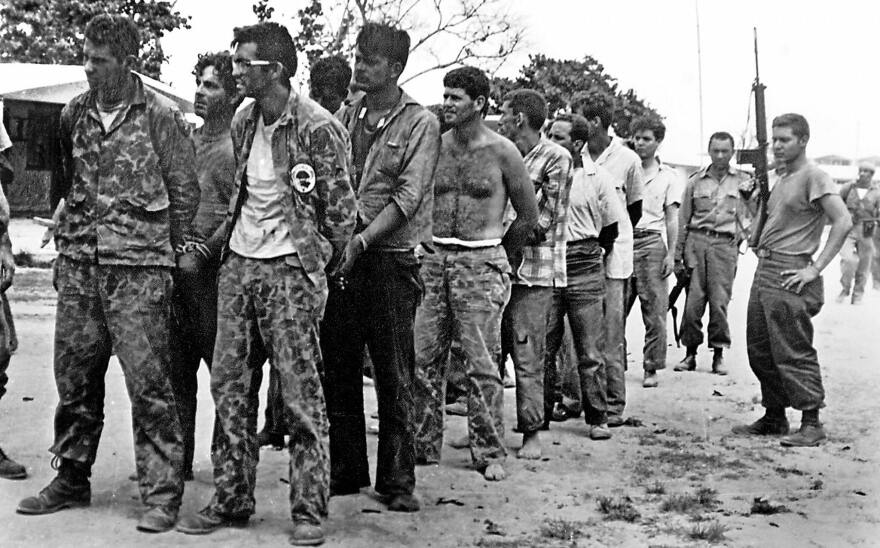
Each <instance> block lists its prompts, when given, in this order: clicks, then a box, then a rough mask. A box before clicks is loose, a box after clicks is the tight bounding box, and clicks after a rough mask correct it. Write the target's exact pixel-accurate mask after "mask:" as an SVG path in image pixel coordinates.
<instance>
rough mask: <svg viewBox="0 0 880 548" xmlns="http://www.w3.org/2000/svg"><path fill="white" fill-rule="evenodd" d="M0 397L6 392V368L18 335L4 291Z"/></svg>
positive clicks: (0, 328)
mask: <svg viewBox="0 0 880 548" xmlns="http://www.w3.org/2000/svg"><path fill="white" fill-rule="evenodd" d="M0 309H2V310H0V399H2V398H3V394H5V393H6V383H7V382H9V377H7V376H6V370H7V369H8V368H9V359H10V358H11V357H12V353H13V352H15V349H16V348H18V337H16V335H15V323H13V321H12V310H11V309H10V308H9V299H7V298H6V293H0Z"/></svg>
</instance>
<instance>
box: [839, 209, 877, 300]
mask: <svg viewBox="0 0 880 548" xmlns="http://www.w3.org/2000/svg"><path fill="white" fill-rule="evenodd" d="M861 230H862V227H861V226H859V225H856V227H855V228H853V229H852V231H850V233H849V236H847V237H846V240H844V242H843V247H841V248H840V285H841V287H842V290H843V292H844V293H846V294H849V293H850V291H852V294H853V296H857V295H863V294H864V293H865V284H866V283H867V281H868V272H869V271H870V269H871V263H872V261H873V259H874V253H875V251H876V250H875V249H874V239H873V236H868V237H867V238H866V237H865V236H864V235H862V234H861V233H860V232H861Z"/></svg>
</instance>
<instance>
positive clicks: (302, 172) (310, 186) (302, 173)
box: [290, 164, 316, 194]
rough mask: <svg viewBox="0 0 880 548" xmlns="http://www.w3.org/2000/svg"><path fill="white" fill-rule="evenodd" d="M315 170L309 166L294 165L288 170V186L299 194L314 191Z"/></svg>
mask: <svg viewBox="0 0 880 548" xmlns="http://www.w3.org/2000/svg"><path fill="white" fill-rule="evenodd" d="M315 181H316V179H315V169H314V168H313V167H312V166H310V165H309V164H296V165H295V166H293V169H291V170H290V184H292V185H293V188H295V189H296V191H297V192H299V193H300V194H308V193H309V192H311V191H313V190H315Z"/></svg>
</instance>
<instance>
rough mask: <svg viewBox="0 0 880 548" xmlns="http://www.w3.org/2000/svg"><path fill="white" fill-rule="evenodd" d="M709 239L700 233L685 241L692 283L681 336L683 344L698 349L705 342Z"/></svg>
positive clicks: (686, 298)
mask: <svg viewBox="0 0 880 548" xmlns="http://www.w3.org/2000/svg"><path fill="white" fill-rule="evenodd" d="M708 246H709V242H708V239H707V238H706V237H704V236H702V235H700V234H699V233H695V232H691V233H689V234H688V238H687V240H686V241H685V262H686V263H687V267H688V268H690V269H691V270H690V274H691V281H690V284H688V287H687V292H686V294H685V300H684V313H683V314H682V316H681V325H680V326H679V335H680V336H681V344H683V345H684V346H685V347H693V348H696V347H698V346H700V344H702V342H703V313H704V312H705V311H706V304H707V302H708V299H709V289H708V286H707V284H708V283H709V280H708V279H707V276H708V273H707V271H706V255H707V253H708Z"/></svg>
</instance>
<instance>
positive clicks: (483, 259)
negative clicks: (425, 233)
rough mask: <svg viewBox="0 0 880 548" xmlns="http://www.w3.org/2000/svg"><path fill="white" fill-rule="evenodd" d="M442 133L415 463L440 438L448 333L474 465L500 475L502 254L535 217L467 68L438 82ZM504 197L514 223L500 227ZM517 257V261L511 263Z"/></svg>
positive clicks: (505, 277)
mask: <svg viewBox="0 0 880 548" xmlns="http://www.w3.org/2000/svg"><path fill="white" fill-rule="evenodd" d="M443 85H444V86H445V91H444V93H443V107H444V108H443V116H444V119H445V121H446V123H447V124H449V125H450V126H451V128H452V129H450V130H449V131H447V132H446V133H444V134H443V137H442V144H441V149H440V160H439V163H438V164H437V169H436V171H435V174H434V238H433V239H434V246H435V248H436V252H435V253H433V254H428V255H426V256H425V258H424V263H423V265H422V268H423V272H424V274H423V275H424V282H425V297H424V300H423V301H422V306H421V307H420V308H419V310H418V312H417V313H416V323H415V337H416V338H415V347H416V374H415V383H414V384H415V386H414V391H413V392H414V399H415V413H414V414H415V417H414V418H415V424H416V462H418V463H420V464H428V463H436V462H438V461H439V460H440V447H441V445H442V443H443V382H444V380H445V378H446V374H445V368H446V364H447V358H448V356H449V349H450V345H451V343H452V339H453V337H454V338H456V339H457V340H458V341H459V342H460V344H461V347H462V350H463V351H464V354H465V356H466V357H467V360H466V362H467V376H468V379H469V383H468V386H467V390H468V403H467V410H468V412H467V417H468V432H469V446H470V451H471V457H472V459H473V463H474V467H475V468H476V469H477V470H480V471H482V473H483V475H484V477H485V478H486V479H487V480H501V479H504V477H505V472H504V468H503V462H504V459H505V457H506V451H505V448H504V422H503V414H502V409H503V407H502V397H503V394H504V388H503V386H502V384H501V377H500V375H499V369H498V357H499V356H500V353H501V313H502V311H503V310H504V306H505V305H506V304H507V301H508V299H509V298H510V286H511V282H510V276H509V273H510V272H511V267H510V264H509V263H508V258H513V257H517V256H518V255H519V254H520V252H521V251H520V250H521V248H522V245H523V244H524V243H525V241H526V240H527V239H528V237H529V236H530V234H531V233H532V230H533V228H534V226H535V224H536V223H537V219H538V206H537V202H536V199H535V193H534V190H533V188H532V184H531V182H530V180H529V176H528V173H527V172H526V168H525V164H524V163H523V160H522V156H521V155H520V153H519V151H518V150H517V149H516V147H515V146H514V145H513V143H511V142H510V141H509V140H507V139H504V138H502V137H500V136H499V135H497V134H496V133H494V132H492V131H491V130H489V129H488V128H487V127H486V126H485V124H484V123H483V118H482V113H483V112H484V111H485V110H486V106H487V102H488V97H489V80H488V78H486V75H485V74H484V73H483V71H481V70H479V69H475V68H472V67H463V68H459V69H455V70H453V71H451V72H449V73H447V74H446V76H445V77H444V79H443ZM508 199H509V200H510V203H511V205H512V206H513V209H514V210H515V211H516V213H517V217H516V220H515V221H513V224H511V225H510V228H509V229H508V230H507V232H506V233H505V232H504V212H505V208H506V206H507V201H508ZM512 262H514V263H515V261H512Z"/></svg>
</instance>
